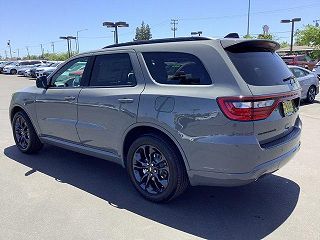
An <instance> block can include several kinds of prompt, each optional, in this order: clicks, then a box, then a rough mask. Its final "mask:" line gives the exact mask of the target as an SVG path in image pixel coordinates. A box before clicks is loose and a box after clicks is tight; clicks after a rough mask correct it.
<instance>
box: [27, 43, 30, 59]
mask: <svg viewBox="0 0 320 240" xmlns="http://www.w3.org/2000/svg"><path fill="white" fill-rule="evenodd" d="M26 49H27V53H28V58H29V59H30V53H29V47H28V46H26Z"/></svg>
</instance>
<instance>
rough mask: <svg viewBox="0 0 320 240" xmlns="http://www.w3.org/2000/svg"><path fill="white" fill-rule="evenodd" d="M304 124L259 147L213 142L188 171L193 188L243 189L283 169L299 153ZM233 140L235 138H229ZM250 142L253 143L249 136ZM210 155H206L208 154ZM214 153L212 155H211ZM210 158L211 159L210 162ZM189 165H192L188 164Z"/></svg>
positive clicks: (297, 124)
mask: <svg viewBox="0 0 320 240" xmlns="http://www.w3.org/2000/svg"><path fill="white" fill-rule="evenodd" d="M300 136H301V121H300V119H299V118H298V119H297V121H296V124H295V126H294V128H293V130H292V131H291V132H290V133H289V134H287V135H286V136H284V137H283V138H281V139H277V140H275V141H273V142H271V143H267V144H264V145H260V144H259V143H258V142H256V143H254V140H252V141H251V142H250V141H249V140H245V138H242V139H241V141H238V140H236V141H237V143H236V142H234V143H232V144H230V142H229V144H226V143H225V142H224V143H222V144H218V146H217V143H216V142H215V143H214V142H211V143H209V144H208V142H207V143H206V146H205V147H203V146H202V149H201V150H202V151H201V152H198V153H197V155H198V158H197V159H196V160H197V166H201V168H197V169H196V168H195V167H194V168H193V169H192V165H193V166H195V165H194V164H192V163H191V169H190V170H189V171H188V176H189V180H190V183H191V185H193V186H196V185H209V186H240V185H244V184H247V183H250V182H253V181H256V180H257V179H258V178H260V177H261V176H263V175H265V174H269V173H272V172H275V171H277V170H278V169H279V168H281V167H282V166H284V165H285V164H286V163H287V162H288V161H289V160H290V159H292V158H293V156H294V155H295V154H296V153H297V152H298V150H299V149H300ZM230 138H234V137H232V136H230ZM248 139H251V138H250V136H248ZM206 151H207V152H206ZM209 152H211V154H209ZM208 156H210V158H208ZM189 163H190V161H189Z"/></svg>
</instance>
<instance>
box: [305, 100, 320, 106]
mask: <svg viewBox="0 0 320 240" xmlns="http://www.w3.org/2000/svg"><path fill="white" fill-rule="evenodd" d="M314 103H318V104H319V103H320V101H318V100H314V101H313V103H308V102H307V101H304V100H302V101H301V102H300V106H301V107H303V106H308V105H312V104H314Z"/></svg>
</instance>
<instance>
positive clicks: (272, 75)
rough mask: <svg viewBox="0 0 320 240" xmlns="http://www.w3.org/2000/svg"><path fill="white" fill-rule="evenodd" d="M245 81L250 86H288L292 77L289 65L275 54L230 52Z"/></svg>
mask: <svg viewBox="0 0 320 240" xmlns="http://www.w3.org/2000/svg"><path fill="white" fill-rule="evenodd" d="M227 53H228V55H229V57H230V59H231V61H232V62H233V64H234V65H235V67H236V68H237V70H238V72H239V73H240V75H241V77H242V78H243V80H245V81H246V83H248V84H250V85H255V86H272V85H282V84H286V83H285V82H284V81H283V79H285V78H288V77H290V76H292V73H291V72H290V70H289V69H288V67H287V65H286V64H285V63H284V62H283V61H282V59H281V58H280V57H279V55H278V54H277V53H274V52H241V53H233V52H228V51H227Z"/></svg>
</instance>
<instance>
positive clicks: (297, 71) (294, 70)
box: [290, 68, 309, 78]
mask: <svg viewBox="0 0 320 240" xmlns="http://www.w3.org/2000/svg"><path fill="white" fill-rule="evenodd" d="M290 70H291V72H292V73H293V75H294V76H295V77H296V78H300V77H304V76H306V75H308V74H309V73H308V72H307V71H303V70H301V69H299V68H291V69H290Z"/></svg>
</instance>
